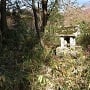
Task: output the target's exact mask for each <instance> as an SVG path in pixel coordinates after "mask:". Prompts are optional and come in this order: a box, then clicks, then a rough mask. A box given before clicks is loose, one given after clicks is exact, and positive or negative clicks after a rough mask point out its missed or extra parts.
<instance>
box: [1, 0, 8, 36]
mask: <svg viewBox="0 0 90 90" xmlns="http://www.w3.org/2000/svg"><path fill="white" fill-rule="evenodd" d="M6 29H7V20H6V0H1V33H2V36H3V34H5V32H6Z"/></svg>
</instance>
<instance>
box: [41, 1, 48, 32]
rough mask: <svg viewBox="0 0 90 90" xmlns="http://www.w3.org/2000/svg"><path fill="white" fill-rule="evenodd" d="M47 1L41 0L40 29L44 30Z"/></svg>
mask: <svg viewBox="0 0 90 90" xmlns="http://www.w3.org/2000/svg"><path fill="white" fill-rule="evenodd" d="M47 3H48V0H42V14H43V15H42V31H43V32H44V29H45V26H46V24H47Z"/></svg>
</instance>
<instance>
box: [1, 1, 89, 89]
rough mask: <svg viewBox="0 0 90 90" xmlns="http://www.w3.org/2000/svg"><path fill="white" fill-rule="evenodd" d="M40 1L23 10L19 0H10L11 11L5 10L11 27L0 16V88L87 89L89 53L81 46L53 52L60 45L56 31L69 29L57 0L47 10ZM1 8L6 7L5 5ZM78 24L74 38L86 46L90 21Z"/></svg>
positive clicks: (67, 30) (29, 2) (44, 3)
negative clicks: (13, 1)
mask: <svg viewBox="0 0 90 90" xmlns="http://www.w3.org/2000/svg"><path fill="white" fill-rule="evenodd" d="M1 1H2V2H3V1H4V4H5V1H6V0H1ZM1 1H0V3H1ZM34 1H35V0H32V2H33V4H32V3H31V1H30V0H29V1H28V2H24V4H25V5H26V6H28V4H29V6H30V5H31V4H32V5H35V3H37V2H34ZM42 1H43V2H42V5H44V6H43V7H42V8H43V10H42V9H41V7H39V6H38V10H37V7H34V6H33V12H32V10H31V8H30V11H28V10H26V12H25V10H22V9H20V7H21V6H20V5H21V4H20V2H19V1H18V0H16V2H15V5H16V6H13V4H12V3H11V2H10V1H9V3H11V6H12V7H11V8H12V9H13V11H12V13H10V12H9V11H6V13H7V12H8V15H9V18H10V20H12V23H10V27H11V26H12V27H13V28H10V27H9V26H8V25H6V22H3V21H2V19H1V22H3V23H1V25H3V27H2V28H1V30H0V37H1V38H0V90H89V89H90V75H89V74H90V55H87V54H86V53H85V51H84V50H83V49H82V48H77V49H76V51H73V50H71V49H70V50H69V51H64V52H63V53H60V55H59V56H56V55H55V53H56V52H55V50H56V47H57V46H58V45H60V42H59V38H57V37H56V36H55V35H56V33H62V32H63V30H66V31H65V32H67V33H71V31H72V30H71V31H69V29H67V28H64V24H63V22H64V16H63V15H61V14H60V12H58V3H57V0H55V2H51V3H50V4H51V6H52V7H53V8H51V7H50V9H49V10H47V9H48V8H47V7H46V6H47V3H46V2H44V0H42ZM45 1H47V0H45ZM9 3H8V4H9ZM38 4H41V2H40V1H39V2H38ZM2 5H3V4H2ZM3 8H4V10H5V6H4V7H3ZM44 11H46V13H44ZM48 11H50V12H51V13H48ZM41 12H43V13H41ZM4 13H5V12H4ZM2 14H3V12H2ZM33 14H34V15H36V17H35V16H34V15H33ZM39 14H40V15H41V16H42V14H43V17H41V16H40V17H39ZM45 14H46V16H45ZM48 14H49V15H48ZM29 15H30V16H29ZM44 16H45V18H44ZM4 17H5V16H4ZM6 18H7V19H8V17H6ZM7 19H6V21H7ZM35 19H36V20H35ZM3 20H5V18H4V19H3ZM37 20H38V21H37ZM7 23H9V22H7ZM4 24H5V25H4ZM4 26H5V28H4ZM6 26H7V27H6ZM61 27H62V28H63V29H62V28H61ZM80 28H81V36H80V37H79V38H78V40H77V41H78V44H79V45H82V46H83V47H84V48H85V49H86V48H87V46H88V45H89V44H90V43H89V40H90V35H89V34H87V32H88V33H90V31H89V23H88V24H86V23H80ZM4 30H5V31H4ZM37 30H38V31H37ZM44 31H45V32H44ZM42 33H43V34H42ZM37 34H38V35H37ZM41 34H42V35H41ZM39 35H40V37H39ZM42 43H43V45H42ZM89 54H90V53H89Z"/></svg>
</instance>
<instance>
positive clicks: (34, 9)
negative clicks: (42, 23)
mask: <svg viewBox="0 0 90 90" xmlns="http://www.w3.org/2000/svg"><path fill="white" fill-rule="evenodd" d="M32 9H33V14H34V20H35V29H36V33H37V37H38V38H39V39H40V30H39V26H38V15H37V9H36V7H35V0H32Z"/></svg>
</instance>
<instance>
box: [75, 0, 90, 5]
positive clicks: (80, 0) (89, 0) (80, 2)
mask: <svg viewBox="0 0 90 90" xmlns="http://www.w3.org/2000/svg"><path fill="white" fill-rule="evenodd" d="M77 1H78V3H79V4H80V5H83V4H84V3H87V2H90V0H77Z"/></svg>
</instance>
